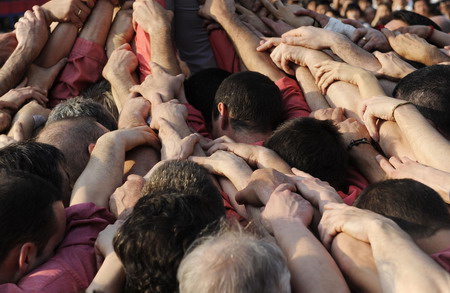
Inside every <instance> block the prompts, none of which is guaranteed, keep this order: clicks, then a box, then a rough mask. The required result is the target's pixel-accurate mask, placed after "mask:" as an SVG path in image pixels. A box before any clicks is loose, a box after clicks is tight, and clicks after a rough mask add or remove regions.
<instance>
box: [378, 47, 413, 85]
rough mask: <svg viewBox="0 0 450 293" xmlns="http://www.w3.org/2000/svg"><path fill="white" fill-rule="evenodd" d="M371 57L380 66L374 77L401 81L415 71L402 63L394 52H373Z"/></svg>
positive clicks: (410, 66)
mask: <svg viewBox="0 0 450 293" xmlns="http://www.w3.org/2000/svg"><path fill="white" fill-rule="evenodd" d="M373 55H374V56H375V57H376V58H377V59H378V62H380V64H381V68H380V69H378V71H377V72H376V73H375V75H378V76H380V75H381V76H386V77H390V78H394V79H401V78H403V77H405V76H406V75H408V74H410V73H411V72H413V71H415V70H416V68H414V67H413V66H412V65H410V64H408V63H406V62H405V61H403V60H402V59H401V58H400V56H398V54H397V53H395V52H388V53H381V52H378V51H375V52H373Z"/></svg>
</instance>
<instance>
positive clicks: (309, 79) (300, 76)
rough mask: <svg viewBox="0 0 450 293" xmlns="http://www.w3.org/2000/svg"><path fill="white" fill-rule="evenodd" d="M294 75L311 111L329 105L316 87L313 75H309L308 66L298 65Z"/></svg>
mask: <svg viewBox="0 0 450 293" xmlns="http://www.w3.org/2000/svg"><path fill="white" fill-rule="evenodd" d="M295 77H296V78H297V81H298V83H299V85H300V87H301V88H302V91H303V94H304V95H305V100H306V102H307V103H308V106H309V108H310V109H311V111H316V110H319V109H325V108H329V107H330V105H328V102H327V100H326V99H325V97H324V96H323V95H322V93H321V92H320V90H319V88H318V87H317V85H316V83H315V80H314V77H313V76H312V75H311V72H310V71H309V69H308V68H306V67H302V66H298V67H297V69H296V70H295Z"/></svg>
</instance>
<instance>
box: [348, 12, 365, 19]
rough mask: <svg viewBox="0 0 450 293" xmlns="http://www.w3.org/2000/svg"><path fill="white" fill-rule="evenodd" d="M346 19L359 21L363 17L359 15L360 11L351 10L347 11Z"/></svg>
mask: <svg viewBox="0 0 450 293" xmlns="http://www.w3.org/2000/svg"><path fill="white" fill-rule="evenodd" d="M346 17H347V18H348V19H354V20H358V19H359V18H360V17H361V14H360V13H359V11H358V10H349V11H347V15H346Z"/></svg>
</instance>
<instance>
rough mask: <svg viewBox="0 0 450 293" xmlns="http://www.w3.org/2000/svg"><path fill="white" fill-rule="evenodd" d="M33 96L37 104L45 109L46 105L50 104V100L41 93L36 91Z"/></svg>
mask: <svg viewBox="0 0 450 293" xmlns="http://www.w3.org/2000/svg"><path fill="white" fill-rule="evenodd" d="M32 96H33V99H34V100H35V101H36V102H38V103H39V104H40V105H41V106H43V107H45V106H46V104H47V102H48V99H47V97H46V96H45V95H43V94H41V93H39V92H37V91H34V92H33V93H32Z"/></svg>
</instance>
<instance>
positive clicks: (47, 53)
mask: <svg viewBox="0 0 450 293" xmlns="http://www.w3.org/2000/svg"><path fill="white" fill-rule="evenodd" d="M77 35H78V28H77V27H76V26H75V25H73V24H71V23H60V24H58V26H57V27H56V28H55V30H53V32H52V34H51V36H50V38H49V40H48V42H47V44H46V45H45V47H44V49H43V50H42V52H41V54H40V55H39V57H38V59H36V61H35V64H36V65H38V66H41V67H44V68H48V67H51V66H53V65H55V64H56V63H58V61H59V60H61V59H62V58H64V57H67V56H69V53H70V51H71V50H72V47H73V44H74V43H75V40H76V38H77Z"/></svg>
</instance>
